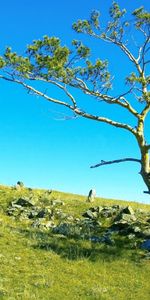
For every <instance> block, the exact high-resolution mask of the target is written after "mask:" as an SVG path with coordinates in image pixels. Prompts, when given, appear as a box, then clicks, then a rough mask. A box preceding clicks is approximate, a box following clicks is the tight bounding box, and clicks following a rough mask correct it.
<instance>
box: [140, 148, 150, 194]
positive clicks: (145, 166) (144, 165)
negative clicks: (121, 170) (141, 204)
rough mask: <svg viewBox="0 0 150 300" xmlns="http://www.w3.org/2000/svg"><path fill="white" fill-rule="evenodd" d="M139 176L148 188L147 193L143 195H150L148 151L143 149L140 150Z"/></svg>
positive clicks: (149, 158)
mask: <svg viewBox="0 0 150 300" xmlns="http://www.w3.org/2000/svg"><path fill="white" fill-rule="evenodd" d="M140 174H141V176H142V178H143V180H144V182H145V184H146V186H147V188H148V191H146V192H145V193H148V194H150V157H149V153H148V149H146V147H144V148H143V149H141V171H140Z"/></svg>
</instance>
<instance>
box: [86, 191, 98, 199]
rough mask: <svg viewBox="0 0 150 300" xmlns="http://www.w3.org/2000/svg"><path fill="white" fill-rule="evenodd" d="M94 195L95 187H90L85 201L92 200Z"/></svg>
mask: <svg viewBox="0 0 150 300" xmlns="http://www.w3.org/2000/svg"><path fill="white" fill-rule="evenodd" d="M95 197H96V191H95V189H91V190H90V191H89V194H88V198H87V202H93V201H94V199H95Z"/></svg>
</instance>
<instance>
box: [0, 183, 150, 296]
mask: <svg viewBox="0 0 150 300" xmlns="http://www.w3.org/2000/svg"><path fill="white" fill-rule="evenodd" d="M42 193H43V191H42V190H34V194H35V195H38V196H39V195H41V194H42ZM20 194H23V195H24V194H26V195H27V194H28V191H27V190H23V191H22V192H18V191H15V190H12V189H11V188H9V187H3V186H0V299H10V300H11V299H14V300H17V299H19V300H20V299H23V300H28V299H29V300H30V299H45V300H46V299H50V300H57V299H58V300H60V299H83V300H84V299H102V300H104V299H106V300H112V299H114V300H122V299H128V300H131V299H136V300H138V299H139V300H141V299H142V300H148V299H150V288H149V279H150V261H146V260H140V259H136V251H137V250H130V249H128V247H121V246H120V248H119V250H116V249H113V248H112V247H109V246H106V245H105V246H104V245H97V244H95V245H92V244H91V242H89V241H78V240H74V239H67V238H63V237H58V236H56V235H55V236H52V235H49V234H48V232H47V231H45V232H41V231H40V230H37V229H32V228H31V227H30V226H29V225H28V223H27V222H26V221H22V222H20V221H19V220H18V221H16V220H13V218H11V217H8V216H7V215H5V213H4V210H5V208H6V206H7V204H8V203H9V202H10V200H12V199H13V197H18V196H19V195H20ZM53 196H54V197H55V198H58V197H59V199H62V200H63V201H64V202H65V203H66V205H64V206H63V210H64V211H67V212H70V213H71V214H73V215H76V216H78V215H80V214H81V213H82V212H83V211H85V210H86V209H87V208H88V207H89V206H91V204H88V203H86V202H85V198H84V197H83V196H78V195H71V194H65V193H59V192H53ZM114 203H115V204H118V201H116V200H105V199H96V200H95V202H94V204H93V206H96V205H101V204H105V205H107V204H109V205H111V204H114ZM121 204H123V202H121ZM124 204H125V205H127V204H128V203H127V202H124ZM130 205H132V207H134V208H137V207H138V208H142V209H145V210H148V211H149V210H150V206H149V205H142V204H138V203H131V202H130ZM43 244H44V247H42V246H41V245H43ZM138 251H139V250H138Z"/></svg>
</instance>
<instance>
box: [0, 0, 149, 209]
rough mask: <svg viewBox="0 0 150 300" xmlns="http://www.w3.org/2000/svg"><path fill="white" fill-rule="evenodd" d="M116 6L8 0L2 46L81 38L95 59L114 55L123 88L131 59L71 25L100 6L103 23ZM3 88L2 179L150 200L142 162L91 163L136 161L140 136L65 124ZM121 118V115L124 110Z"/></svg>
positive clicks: (49, 109) (53, 109)
mask: <svg viewBox="0 0 150 300" xmlns="http://www.w3.org/2000/svg"><path fill="white" fill-rule="evenodd" d="M111 3H112V2H111V1H110V0H105V1H104V0H88V1H87V0H76V1H69V0H63V1H61V0H56V1H50V0H42V1H41V0H32V1H31V0H22V1H19V0H13V1H11V0H8V1H2V3H1V18H0V36H1V44H0V49H1V50H0V51H1V53H2V52H3V50H4V48H5V47H6V46H9V45H11V46H12V48H13V50H14V51H17V52H19V53H20V54H23V51H24V49H25V47H26V45H27V44H30V43H31V42H32V40H33V39H39V38H42V36H43V35H49V36H57V37H60V38H61V40H62V43H63V44H66V45H70V42H71V40H72V39H83V40H84V41H85V42H86V43H87V44H88V45H89V46H91V47H92V53H93V56H94V57H100V58H103V59H104V58H106V59H109V60H110V70H111V71H112V73H114V74H115V79H116V81H115V88H116V89H118V91H119V90H121V88H122V87H123V86H122V83H121V82H120V75H121V74H124V75H126V74H128V71H129V70H130V68H131V66H130V65H128V64H127V62H126V58H124V57H123V56H121V55H120V52H119V51H118V50H117V49H115V48H114V47H110V45H106V47H105V48H104V47H103V45H102V44H101V43H100V44H99V43H98V42H97V41H94V40H92V39H87V38H86V37H82V36H79V35H77V34H76V33H75V32H74V31H72V29H71V25H72V23H73V22H74V21H76V20H77V19H79V18H81V19H83V18H88V16H89V13H90V12H91V10H93V9H98V10H101V11H102V13H103V20H105V19H106V17H107V11H108V8H109V7H110V5H111ZM118 3H119V4H120V5H121V7H122V8H124V7H126V8H127V10H130V11H132V10H134V9H135V8H137V7H139V6H141V5H144V6H145V8H146V9H149V8H150V4H149V1H148V0H143V1H142V0H136V1H123V0H119V1H118ZM131 71H132V69H131ZM117 74H118V75H117ZM0 90H1V93H0V108H1V109H0V183H1V184H8V185H14V184H15V183H16V182H17V181H18V180H20V181H23V182H24V184H25V185H26V186H30V187H39V188H48V189H55V190H60V191H66V192H73V193H79V194H84V195H87V194H88V191H89V189H91V188H95V189H96V191H97V195H98V196H102V197H107V198H115V199H127V200H136V201H140V202H147V203H148V202H149V201H150V197H149V196H148V195H146V194H143V190H145V189H146V187H145V186H144V183H143V182H142V178H141V177H140V175H139V174H138V172H139V171H140V170H139V165H136V164H135V163H130V162H129V163H123V164H120V165H119V164H116V165H111V166H104V167H101V168H97V169H90V168H89V167H90V165H92V164H96V163H98V162H100V160H101V159H104V160H111V159H117V158H123V157H137V158H138V155H139V152H138V148H137V145H136V141H135V140H134V138H133V137H132V136H131V135H130V134H129V133H128V132H125V131H122V130H119V129H115V128H113V127H111V126H109V125H105V124H101V123H96V122H94V121H89V120H86V119H82V118H78V119H72V120H67V121H64V120H62V119H63V118H62V116H63V113H65V114H66V112H65V111H62V110H60V108H58V107H57V106H54V105H51V104H50V103H47V102H46V101H44V100H43V99H40V98H38V97H36V96H33V95H32V96H31V95H28V94H27V93H26V91H25V90H23V89H21V88H20V87H19V86H16V85H14V84H11V83H8V82H4V81H2V80H1V81H0ZM50 92H51V93H53V90H51V91H50ZM58 93H59V92H58ZM57 95H58V94H57ZM58 96H59V95H58ZM76 96H78V94H77V92H76ZM80 97H81V95H80ZM82 100H83V101H86V97H85V96H82ZM92 105H93V103H92ZM101 109H102V110H103V112H104V114H105V115H106V113H107V109H106V107H105V106H104V105H103V106H102V108H100V106H97V104H96V110H97V113H98V111H100V110H101ZM110 109H111V110H110V112H109V115H108V116H109V117H112V116H113V119H115V118H116V120H117V118H118V111H117V110H115V109H114V107H110ZM67 113H68V112H67ZM120 117H121V118H123V115H122V112H120V113H119V118H120ZM125 117H126V118H128V117H127V116H125ZM129 121H130V120H129ZM149 121H150V119H149V120H148V124H147V128H148V126H149ZM131 122H132V121H131ZM147 132H148V130H147Z"/></svg>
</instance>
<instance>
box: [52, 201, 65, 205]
mask: <svg viewBox="0 0 150 300" xmlns="http://www.w3.org/2000/svg"><path fill="white" fill-rule="evenodd" d="M50 204H51V205H52V206H56V205H64V202H63V201H61V200H51V201H50Z"/></svg>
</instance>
